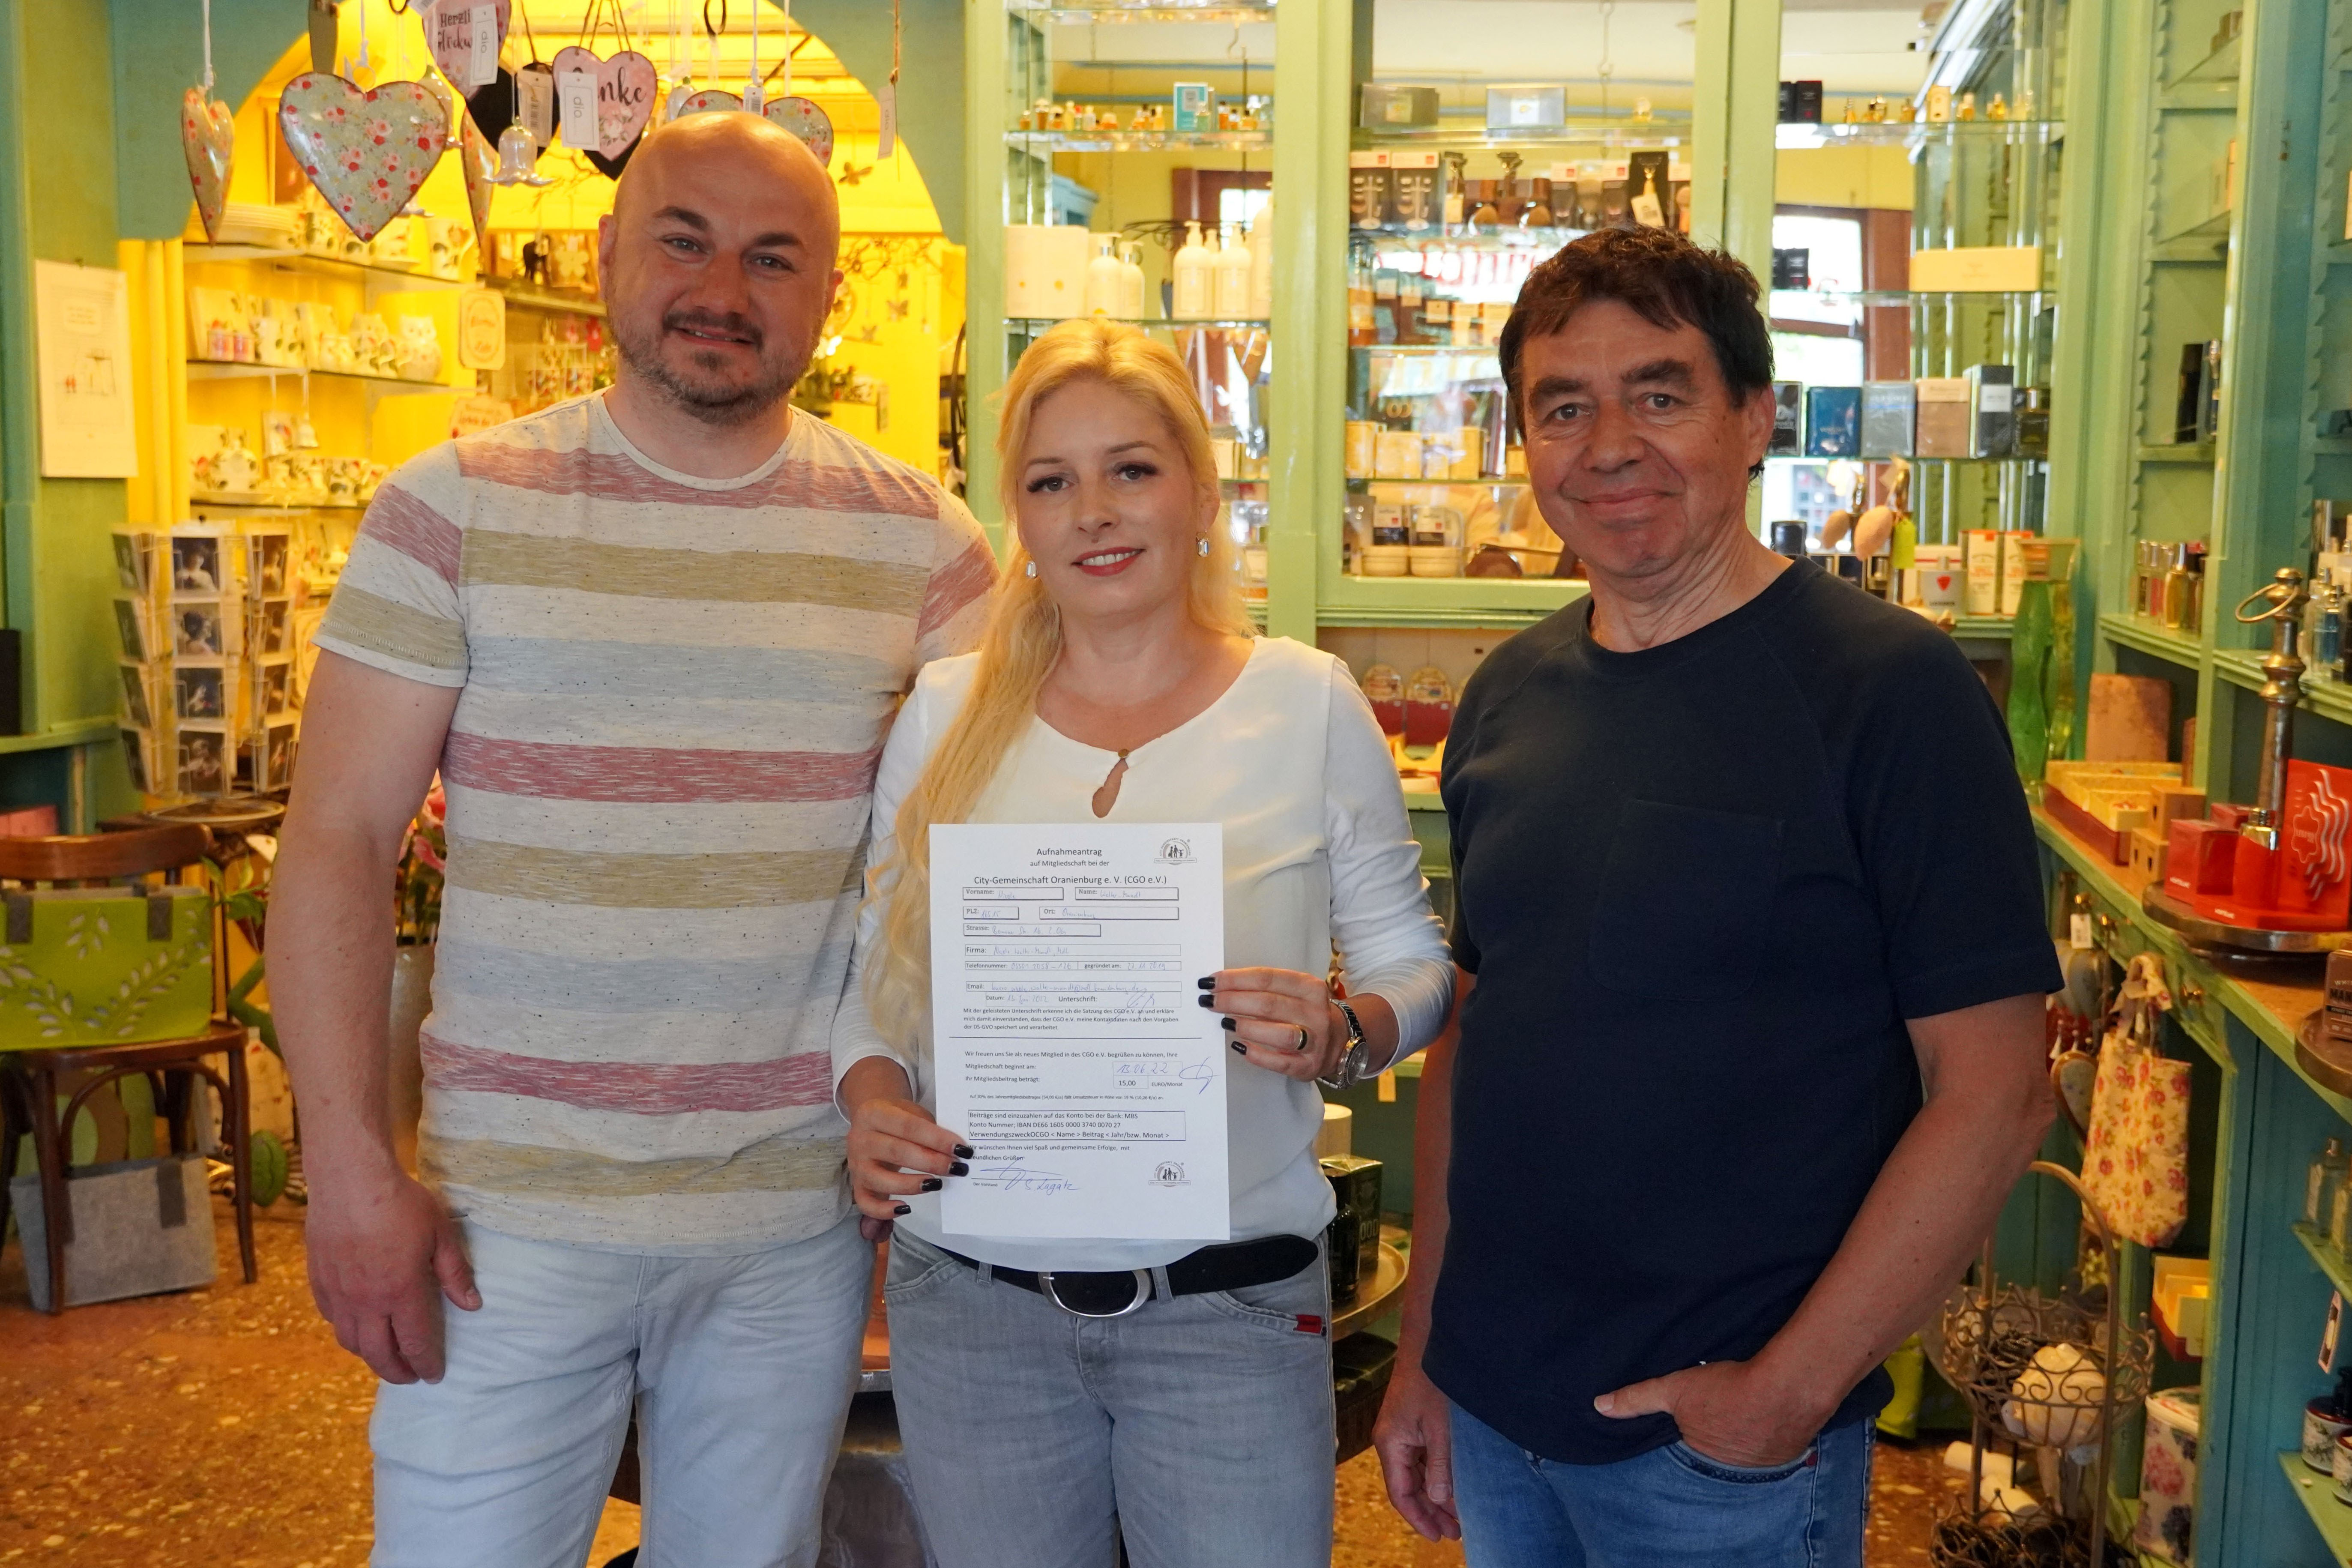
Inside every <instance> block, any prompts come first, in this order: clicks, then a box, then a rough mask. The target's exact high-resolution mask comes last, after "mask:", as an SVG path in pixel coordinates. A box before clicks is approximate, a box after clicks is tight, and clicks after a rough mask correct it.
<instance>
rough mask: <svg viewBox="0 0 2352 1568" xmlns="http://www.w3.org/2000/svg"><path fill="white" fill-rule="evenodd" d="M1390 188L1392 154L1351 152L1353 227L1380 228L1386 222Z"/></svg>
mask: <svg viewBox="0 0 2352 1568" xmlns="http://www.w3.org/2000/svg"><path fill="white" fill-rule="evenodd" d="M1389 189H1390V184H1389V155H1388V154H1387V153H1378V152H1372V153H1361V152H1360V153H1349V154H1348V223H1349V226H1350V227H1352V228H1378V227H1380V226H1381V225H1382V224H1384V223H1386V222H1387V221H1388V215H1389Z"/></svg>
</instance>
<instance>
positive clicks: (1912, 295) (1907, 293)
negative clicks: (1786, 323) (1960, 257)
mask: <svg viewBox="0 0 2352 1568" xmlns="http://www.w3.org/2000/svg"><path fill="white" fill-rule="evenodd" d="M2052 292H2053V290H2052V289H1867V290H1864V291H1863V292H1859V293H1845V292H1840V291H1839V290H1836V289H1773V290H1771V298H1770V304H1771V306H1772V308H1773V309H1774V310H1776V311H1777V310H1778V309H1779V308H1780V306H1781V305H1782V304H1783V303H1794V302H1795V301H1798V300H1819V301H1820V302H1821V303H1822V304H1824V305H1919V304H1931V303H1933V302H1935V301H1937V300H1959V301H1962V302H1963V303H1974V302H1978V301H1983V302H1986V303H1990V302H1993V301H1996V300H2000V301H2006V300H2035V299H2039V298H2041V297H2042V295H2044V294H2048V293H2052Z"/></svg>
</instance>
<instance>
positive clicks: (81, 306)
mask: <svg viewBox="0 0 2352 1568" xmlns="http://www.w3.org/2000/svg"><path fill="white" fill-rule="evenodd" d="M33 308H34V315H35V340H36V341H35V345H34V348H35V353H36V356H37V366H38V374H39V377H40V406H41V473H42V475H43V477H44V478H47V479H131V478H134V477H135V476H136V475H137V474H138V472H139V447H138V441H137V436H136V430H137V423H138V422H137V419H136V418H135V416H134V414H133V410H132V408H131V290H130V286H129V282H128V280H127V279H125V278H124V276H123V274H121V273H120V272H117V271H115V270H114V269H113V268H108V267H74V266H71V265H68V263H66V262H62V261H36V262H34V263H33Z"/></svg>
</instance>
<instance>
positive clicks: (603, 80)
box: [549, 44, 656, 179]
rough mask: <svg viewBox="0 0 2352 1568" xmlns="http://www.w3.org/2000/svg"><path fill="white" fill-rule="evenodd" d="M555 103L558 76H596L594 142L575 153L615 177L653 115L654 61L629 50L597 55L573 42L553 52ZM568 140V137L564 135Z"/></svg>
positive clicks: (559, 83)
mask: <svg viewBox="0 0 2352 1568" xmlns="http://www.w3.org/2000/svg"><path fill="white" fill-rule="evenodd" d="M549 63H550V64H551V65H552V66H553V67H554V68H555V95H556V96H555V101H556V102H557V103H558V104H559V105H561V104H562V101H563V79H564V78H565V77H566V76H567V75H569V74H570V73H571V72H572V71H586V72H588V73H589V74H590V75H592V76H593V77H594V78H595V79H596V145H594V146H593V147H582V148H580V149H578V151H580V152H582V153H586V154H587V157H588V161H589V162H590V163H593V164H595V165H596V167H597V169H598V170H599V171H601V172H602V173H604V174H606V175H608V176H610V177H612V178H614V179H618V178H619V177H620V174H621V170H622V169H623V168H624V167H625V165H626V164H627V163H628V161H629V154H630V153H634V152H635V151H636V149H637V138H639V137H640V136H643V135H644V134H645V133H646V126H647V125H648V124H650V123H652V121H653V117H654V88H655V85H656V81H655V75H656V73H655V71H654V62H653V61H651V60H649V59H647V58H646V57H645V56H643V55H641V54H639V53H637V51H636V50H635V49H623V50H622V51H621V52H620V53H619V54H616V55H614V57H613V58H611V59H609V60H607V59H599V58H597V57H596V56H595V54H594V53H593V52H592V51H590V50H587V49H583V48H582V47H580V46H579V45H577V44H573V45H572V46H571V47H568V48H561V49H558V50H556V51H555V58H554V59H552V60H551V61H550V62H549ZM567 140H568V139H567Z"/></svg>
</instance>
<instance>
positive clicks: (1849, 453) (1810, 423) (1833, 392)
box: [1805, 386, 1862, 458]
mask: <svg viewBox="0 0 2352 1568" xmlns="http://www.w3.org/2000/svg"><path fill="white" fill-rule="evenodd" d="M1861 451H1862V388H1860V387H1858V386H1809V387H1807V388H1806V389H1805V456H1807V457H1808V458H1852V457H1856V456H1858V455H1859V454H1860V453H1861Z"/></svg>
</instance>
